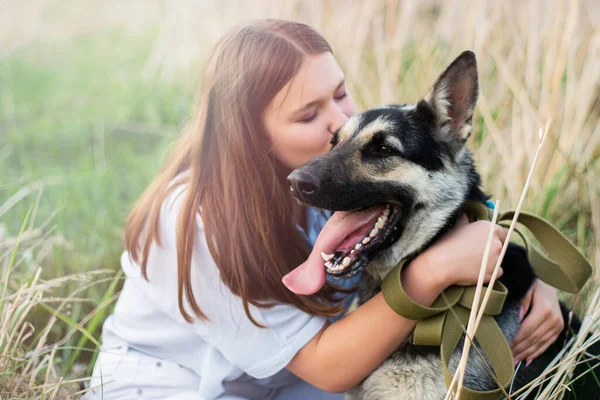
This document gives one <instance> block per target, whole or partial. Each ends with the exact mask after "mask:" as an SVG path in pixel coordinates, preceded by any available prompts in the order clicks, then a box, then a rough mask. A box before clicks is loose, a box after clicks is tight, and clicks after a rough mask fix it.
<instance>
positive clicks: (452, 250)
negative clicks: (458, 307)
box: [287, 218, 505, 392]
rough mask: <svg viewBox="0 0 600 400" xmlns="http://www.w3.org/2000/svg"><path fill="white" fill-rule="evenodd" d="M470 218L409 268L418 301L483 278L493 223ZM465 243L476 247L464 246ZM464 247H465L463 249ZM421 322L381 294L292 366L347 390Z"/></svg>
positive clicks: (494, 252)
mask: <svg viewBox="0 0 600 400" xmlns="http://www.w3.org/2000/svg"><path fill="white" fill-rule="evenodd" d="M465 219H466V218H465ZM465 219H461V222H460V223H459V224H458V225H457V226H456V227H455V228H453V229H452V230H451V231H450V232H448V233H447V234H445V235H444V236H443V237H442V238H440V239H439V240H438V241H437V242H436V243H435V244H434V245H433V246H431V247H430V248H429V249H427V250H426V251H425V252H423V253H422V254H421V255H419V256H418V257H417V258H415V259H414V260H413V261H412V262H411V263H410V264H409V265H408V266H407V267H406V268H405V269H404V270H403V272H402V277H401V279H402V285H403V287H404V289H405V291H406V293H407V294H408V295H409V296H410V297H411V298H412V299H413V300H415V301H417V302H418V303H420V304H422V305H425V306H430V305H431V304H432V303H433V301H434V300H435V299H436V298H437V296H438V295H439V294H440V293H441V292H442V291H443V290H444V289H445V288H446V287H448V286H449V285H452V284H454V283H461V284H475V283H476V282H477V278H478V275H479V268H480V265H481V260H482V258H483V251H484V249H485V242H486V241H487V236H488V235H487V233H488V230H489V228H490V223H489V222H488V221H478V222H475V223H472V224H466V221H465ZM498 228H499V229H496V230H495V238H494V241H493V242H492V248H491V251H490V256H489V260H488V265H487V270H486V281H489V278H490V277H491V273H492V271H493V268H494V266H495V264H496V261H497V259H498V256H499V254H500V249H501V247H502V242H503V240H504V237H505V236H504V230H503V228H500V227H498ZM465 243H469V244H470V246H464V244H465ZM458 248H461V249H465V250H463V251H464V252H462V251H461V252H458V251H457V249H458ZM415 324H416V321H412V320H408V319H406V318H404V317H402V316H400V315H398V314H396V313H395V312H394V311H393V310H392V309H391V308H390V307H389V306H388V305H387V303H386V302H385V300H384V298H383V295H382V294H381V293H379V294H377V295H376V296H375V297H373V298H372V299H370V300H369V301H368V302H366V303H365V304H363V305H362V306H360V307H358V308H357V309H356V310H354V311H353V312H351V313H350V314H348V315H346V316H344V317H343V318H341V319H339V320H338V321H336V322H334V323H333V324H326V325H325V327H324V328H323V329H322V330H321V331H320V332H319V333H318V334H317V335H316V336H315V337H314V338H313V339H312V340H311V341H310V342H308V343H307V344H306V345H305V346H304V347H303V348H302V349H301V350H300V351H299V352H298V353H297V354H296V356H295V357H294V358H293V359H292V361H291V362H290V363H289V364H288V365H287V368H288V369H289V370H290V371H291V372H293V373H294V374H295V375H297V376H298V377H300V378H301V379H303V380H305V381H307V382H308V383H310V384H312V385H313V386H316V387H318V388H320V389H322V390H325V391H328V392H344V391H347V390H349V389H351V388H352V387H354V386H356V385H358V384H359V383H360V382H361V381H362V380H363V379H365V378H366V377H367V376H368V375H369V374H371V373H372V372H373V371H374V370H375V369H376V368H377V367H378V366H379V365H381V364H382V363H383V361H384V360H385V359H386V358H388V357H389V356H390V355H391V354H392V353H393V352H394V351H395V350H396V349H397V348H398V347H399V346H400V345H401V344H402V343H403V342H404V341H405V340H406V339H407V338H408V336H409V335H410V333H411V332H412V330H413V329H414V327H415Z"/></svg>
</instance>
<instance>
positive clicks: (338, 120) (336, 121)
mask: <svg viewBox="0 0 600 400" xmlns="http://www.w3.org/2000/svg"><path fill="white" fill-rule="evenodd" d="M331 113H332V115H331V122H330V123H329V132H330V133H331V134H334V133H335V132H336V131H337V130H338V129H340V128H341V127H342V126H343V125H344V124H345V123H346V121H348V118H349V117H348V116H347V115H346V114H344V111H343V110H342V108H341V107H340V106H339V105H337V104H334V105H333V106H332V111H331Z"/></svg>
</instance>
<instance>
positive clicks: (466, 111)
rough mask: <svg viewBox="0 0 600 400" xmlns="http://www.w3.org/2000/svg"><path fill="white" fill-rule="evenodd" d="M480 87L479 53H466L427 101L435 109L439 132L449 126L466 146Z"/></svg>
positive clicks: (452, 66) (455, 61) (435, 87)
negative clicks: (478, 74)
mask: <svg viewBox="0 0 600 400" xmlns="http://www.w3.org/2000/svg"><path fill="white" fill-rule="evenodd" d="M478 91H479V84H478V79H477V60H476V58H475V53H473V52H472V51H469V50H467V51H465V52H463V53H461V55H459V56H458V57H457V58H456V60H454V61H453V62H452V64H450V65H449V66H448V68H446V70H445V71H444V72H443V73H442V75H440V77H439V78H438V79H437V81H436V82H435V84H434V85H433V88H432V89H431V91H430V92H429V93H428V94H427V96H425V101H426V102H427V103H429V106H431V109H430V111H433V114H434V118H435V122H436V125H437V127H438V130H439V131H442V132H443V131H447V130H445V129H441V128H442V127H444V126H448V127H449V128H450V131H451V132H452V133H453V134H454V135H456V136H458V138H459V139H460V140H461V141H462V142H463V143H464V142H465V141H466V140H467V139H468V137H469V135H470V134H471V131H472V130H473V121H472V119H473V112H474V110H475V103H476V102H477V94H478Z"/></svg>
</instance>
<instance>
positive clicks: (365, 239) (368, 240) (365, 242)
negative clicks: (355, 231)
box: [362, 237, 371, 244]
mask: <svg viewBox="0 0 600 400" xmlns="http://www.w3.org/2000/svg"><path fill="white" fill-rule="evenodd" d="M370 241H371V238H370V237H366V238H364V239H363V240H362V243H363V244H367V243H369V242H370Z"/></svg>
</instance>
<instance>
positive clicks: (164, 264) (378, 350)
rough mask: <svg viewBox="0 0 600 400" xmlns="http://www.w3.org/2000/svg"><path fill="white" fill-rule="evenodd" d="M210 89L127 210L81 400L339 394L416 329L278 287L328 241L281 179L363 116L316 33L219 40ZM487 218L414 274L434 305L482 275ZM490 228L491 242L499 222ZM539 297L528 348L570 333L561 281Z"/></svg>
mask: <svg viewBox="0 0 600 400" xmlns="http://www.w3.org/2000/svg"><path fill="white" fill-rule="evenodd" d="M201 93H202V95H201V101H200V102H199V104H198V107H197V110H196V111H195V113H194V118H193V120H192V123H191V125H190V128H189V129H188V131H187V133H186V134H185V135H184V136H183V137H182V138H181V140H180V141H179V143H178V145H177V146H176V147H175V149H174V150H173V152H172V154H171V156H170V158H169V159H168V161H167V162H166V164H165V166H164V168H163V169H162V171H161V172H160V174H159V175H158V176H157V177H156V179H155V180H154V181H153V182H152V184H151V185H150V186H149V187H148V189H147V190H146V192H145V193H144V194H143V195H142V197H141V198H140V200H139V202H138V203H137V204H136V206H135V208H134V209H133V211H132V213H131V215H130V216H129V218H128V220H127V222H126V227H125V242H126V248H127V251H125V252H124V253H123V256H122V257H121V267H122V269H123V271H124V272H125V274H126V276H127V279H126V280H125V284H124V287H123V291H122V292H121V295H120V298H119V300H118V302H117V304H116V308H115V311H114V314H113V315H111V316H110V317H109V318H108V319H107V320H106V322H105V324H104V328H103V336H102V339H103V346H102V349H101V351H100V354H99V357H98V360H97V362H96V365H95V368H94V374H93V378H92V381H91V388H92V390H91V391H90V392H89V393H88V394H87V397H88V398H95V397H98V398H100V397H103V398H106V399H117V398H118V399H120V398H172V399H175V398H177V399H183V398H190V399H191V398H194V399H215V398H219V399H242V398H244V399H269V398H272V399H294V398H298V399H308V398H310V399H340V398H341V395H338V394H331V393H328V392H344V391H345V390H348V389H349V388H351V387H353V386H355V385H356V384H358V383H359V382H360V381H361V380H362V379H364V378H365V377H366V376H368V375H369V374H370V373H371V372H373V371H374V370H375V368H377V366H378V365H380V364H381V363H382V361H383V360H385V359H386V358H387V357H388V356H389V355H390V354H391V353H392V352H393V351H394V350H395V349H396V348H398V347H399V346H400V345H401V343H402V342H403V341H404V340H406V338H407V337H408V335H409V334H410V333H411V331H412V329H413V328H414V326H415V322H414V321H410V320H406V319H404V318H403V317H401V316H399V315H397V314H396V313H394V312H393V311H392V310H391V308H389V307H388V306H387V304H386V303H385V301H384V299H383V296H382V295H381V294H379V295H377V296H375V297H374V298H373V299H372V300H370V301H369V302H368V303H366V304H364V305H362V306H361V307H359V308H358V309H356V310H355V311H353V312H352V313H349V314H348V315H345V316H342V317H341V318H338V319H337V320H336V319H334V318H328V317H333V316H336V315H340V314H341V312H342V311H343V310H344V306H345V305H346V304H347V298H344V294H345V293H346V292H348V290H344V289H342V288H339V287H336V286H335V285H333V284H328V285H326V286H325V287H324V288H323V289H322V290H320V291H319V292H317V293H316V294H314V295H310V296H298V295H295V294H294V293H292V292H291V291H289V290H288V289H287V288H286V287H285V286H284V284H283V283H282V278H283V277H284V276H285V275H286V274H288V273H289V272H290V271H291V270H293V269H294V268H295V267H297V266H298V265H300V264H302V263H303V262H304V261H305V260H307V259H314V258H315V257H314V253H315V252H317V253H316V254H318V252H319V248H318V245H315V241H316V238H317V235H318V233H319V232H320V230H321V228H323V226H324V225H325V222H326V220H327V218H326V216H325V215H324V214H322V213H320V212H318V211H316V210H314V209H310V208H308V209H307V208H304V207H302V206H300V205H298V204H297V203H296V202H295V201H294V200H293V199H292V197H291V196H290V194H289V192H288V186H287V184H286V177H287V175H288V174H289V173H290V172H291V171H292V170H293V169H295V168H297V167H299V166H301V165H302V164H304V163H305V162H307V161H308V160H310V159H311V158H313V157H316V156H319V155H321V154H324V153H325V152H327V151H328V150H329V149H330V144H329V141H330V138H331V135H332V134H333V132H335V131H336V130H337V129H338V128H339V127H340V126H342V125H343V124H344V122H345V121H346V120H347V119H348V117H349V116H351V115H352V114H353V113H354V112H355V105H354V102H353V100H352V97H351V95H350V93H349V92H348V90H347V89H346V85H345V81H344V74H343V73H342V71H341V70H340V68H339V66H338V64H337V63H336V61H335V58H334V57H333V54H332V51H331V49H330V47H329V45H328V44H327V42H326V41H325V40H324V39H323V38H322V37H321V36H320V35H319V34H318V33H317V32H315V31H314V30H313V29H311V28H310V27H308V26H306V25H303V24H300V23H295V22H287V21H277V20H264V21H259V22H256V23H253V24H251V25H247V26H243V27H239V28H237V29H235V30H233V31H232V32H230V33H229V34H228V35H226V36H225V37H224V38H223V39H222V40H221V41H220V42H219V44H218V45H217V47H216V49H215V50H214V54H213V56H212V58H211V60H210V62H209V64H208V67H207V71H206V76H205V80H204V86H203V88H202V92H201ZM337 222H338V221H336V219H335V218H331V220H330V222H329V223H328V224H327V226H326V229H335V224H336V223H337ZM489 227H490V226H489V222H487V221H479V222H476V223H473V224H467V223H465V222H462V221H461V222H460V223H459V224H457V226H456V227H455V228H454V229H453V230H452V231H450V232H449V233H447V234H446V235H445V236H444V237H443V238H441V239H440V240H439V241H438V242H437V243H436V244H435V245H433V246H432V247H431V248H429V249H428V250H427V251H425V252H424V253H423V254H421V255H420V256H419V257H418V258H416V259H415V260H414V261H413V262H412V263H411V264H410V266H409V267H408V268H407V269H406V270H405V272H404V273H403V276H402V279H403V285H404V287H405V288H406V291H407V292H408V294H409V295H410V296H411V297H413V298H414V299H415V300H416V301H418V302H420V303H422V304H424V305H430V304H431V303H432V302H433V300H434V299H435V298H436V297H437V296H438V295H439V294H440V292H441V291H442V290H443V289H445V288H446V287H447V286H449V285H451V284H453V283H457V282H460V283H463V284H474V283H475V282H476V281H477V277H478V274H479V267H480V263H481V259H482V256H483V251H484V247H485V241H486V239H487V233H488V230H489ZM494 240H495V244H494V246H495V247H496V248H498V247H499V245H500V244H501V243H502V241H503V240H504V230H503V229H495V239H494ZM465 242H466V243H469V244H470V245H469V246H461V244H463V243H465ZM313 245H314V246H313ZM457 248H460V249H461V251H460V252H457V251H456V249H457ZM311 249H312V251H313V255H312V256H311V255H310V254H311ZM497 258H498V253H497V252H495V253H494V254H493V255H491V256H490V259H489V264H488V265H487V277H488V278H489V276H490V275H491V270H492V269H493V266H494V265H495V263H496V260H497ZM434 266H435V269H434ZM531 298H533V302H532V304H533V306H532V307H531V310H529V316H528V317H527V319H526V320H525V321H524V323H523V327H522V330H521V334H520V336H519V338H518V339H517V340H516V341H515V344H514V349H515V355H516V356H517V358H519V359H521V360H531V359H532V358H533V357H536V356H537V355H538V354H540V353H541V352H542V351H543V350H545V349H546V348H547V347H548V346H549V345H550V344H551V343H552V342H553V341H554V339H555V338H556V336H557V335H558V333H559V332H560V330H561V329H562V319H561V317H560V311H559V309H558V299H557V296H556V293H555V291H554V290H553V289H549V287H547V286H546V285H544V284H542V283H541V282H539V283H536V285H535V286H534V288H533V290H532V292H531V294H530V296H529V297H528V299H531ZM528 308H529V305H528V304H527V305H526V307H525V309H524V311H527V309H528ZM544 318H545V319H544ZM532 337H535V338H536V339H535V340H531V338H532Z"/></svg>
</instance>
